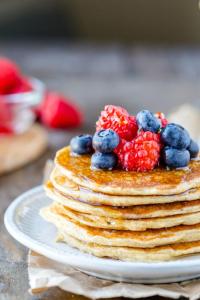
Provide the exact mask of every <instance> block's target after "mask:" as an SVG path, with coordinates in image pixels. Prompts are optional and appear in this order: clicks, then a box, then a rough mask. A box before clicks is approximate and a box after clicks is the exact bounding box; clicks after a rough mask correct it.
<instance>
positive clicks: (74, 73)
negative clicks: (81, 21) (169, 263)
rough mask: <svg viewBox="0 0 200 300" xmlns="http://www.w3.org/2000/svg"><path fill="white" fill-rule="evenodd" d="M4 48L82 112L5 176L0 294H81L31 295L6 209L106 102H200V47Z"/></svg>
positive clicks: (162, 106) (0, 183) (0, 195)
mask: <svg viewBox="0 0 200 300" xmlns="http://www.w3.org/2000/svg"><path fill="white" fill-rule="evenodd" d="M0 49H1V54H3V55H6V56H10V57H11V58H13V59H15V60H16V61H17V62H18V63H19V64H21V66H22V68H23V70H24V72H25V73H27V74H30V75H33V76H35V77H38V78H40V79H41V80H43V81H44V82H45V83H46V85H47V87H48V88H49V89H55V90H59V91H61V92H63V93H65V94H66V95H69V97H71V98H74V99H75V100H76V101H77V103H78V104H79V105H80V106H81V107H82V110H83V111H84V113H85V125H84V127H83V128H82V129H80V130H71V131H66V132H49V135H50V139H49V141H50V145H49V150H48V151H47V152H46V154H45V155H43V157H41V159H39V160H37V161H36V162H34V163H32V164H30V165H28V166H27V167H25V168H23V169H20V170H18V171H16V172H13V173H12V174H8V175H5V176H2V177H0V201H1V202H0V300H5V299H6V300H12V299H17V300H22V299H23V300H26V299H32V300H33V299H35V300H36V299H43V300H44V299H51V300H53V299H60V300H61V299H70V298H72V297H73V299H74V297H75V298H81V297H79V296H74V295H71V294H69V293H66V292H63V291H61V290H59V289H51V290H50V291H48V292H45V293H43V294H40V295H38V296H31V295H29V293H28V278H27V249H26V248H25V247H23V246H21V245H20V244H19V243H18V242H15V241H14V240H13V239H12V238H11V237H10V236H9V235H8V233H7V232H6V230H5V228H4V225H3V215H4V211H5V210H6V208H7V207H8V205H9V204H10V203H11V202H12V200H13V199H14V198H15V197H16V196H18V195H19V194H21V193H22V192H24V191H26V190H27V189H29V188H32V187H34V186H36V185H38V184H40V183H41V181H42V176H43V168H44V165H45V161H46V160H47V159H48V158H53V156H54V154H55V151H56V149H58V148H59V147H61V146H63V145H66V144H68V142H69V140H70V138H71V136H73V135H74V134H76V133H77V132H80V131H81V132H92V131H93V129H94V122H95V120H96V119H97V116H98V114H99V111H100V110H101V108H102V107H103V106H104V104H107V103H115V104H119V105H123V106H125V107H127V108H128V109H129V110H130V111H132V112H134V111H138V110H139V109H140V108H142V107H147V108H150V109H152V110H154V111H161V110H162V111H166V112H169V111H170V110H173V109H174V108H175V107H176V106H178V105H179V104H181V103H184V102H191V103H194V104H196V105H200V100H199V98H200V49H198V48H193V49H192V48H190V49H189V48H173V49H172V48H164V47H163V48H162V47H160V48H156V47H139V46H137V47H136V46H135V47H130V46H129V47H128V46H127V47H125V46H120V45H112V46H97V45H82V44H81V45H80V44H66V43H64V42H54V43H49V44H48V43H42V42H38V43H27V42H22V43H18V44H17V43H5V44H1V47H0ZM0 147H1V145H0ZM157 299H158V297H157Z"/></svg>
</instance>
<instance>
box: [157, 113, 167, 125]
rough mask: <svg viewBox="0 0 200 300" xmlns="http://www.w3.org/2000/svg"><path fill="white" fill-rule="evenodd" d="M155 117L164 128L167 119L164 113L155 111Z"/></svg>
mask: <svg viewBox="0 0 200 300" xmlns="http://www.w3.org/2000/svg"><path fill="white" fill-rule="evenodd" d="M155 117H156V118H158V119H159V120H160V121H161V127H162V128H165V127H166V126H167V124H168V120H167V119H166V118H165V115H164V114H163V113H162V112H157V113H155Z"/></svg>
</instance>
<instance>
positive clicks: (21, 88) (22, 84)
mask: <svg viewBox="0 0 200 300" xmlns="http://www.w3.org/2000/svg"><path fill="white" fill-rule="evenodd" d="M32 90H33V87H32V86H31V84H30V82H29V80H28V79H27V78H25V77H22V78H20V79H19V80H18V82H17V83H16V85H15V86H14V87H13V88H12V89H11V90H10V94H18V93H26V92H31V91H32Z"/></svg>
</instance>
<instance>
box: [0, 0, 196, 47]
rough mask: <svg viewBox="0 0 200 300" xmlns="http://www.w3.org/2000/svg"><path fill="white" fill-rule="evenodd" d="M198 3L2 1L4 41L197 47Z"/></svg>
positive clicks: (177, 0)
mask: <svg viewBox="0 0 200 300" xmlns="http://www.w3.org/2000/svg"><path fill="white" fill-rule="evenodd" d="M199 14H200V12H199V9H198V1H197V0H191V1H188V0H174V1H165V0H161V1H159V0H151V1H145V0H124V1H120V0H101V1H100V0H93V1H92V0H84V1H82V0H71V1H70V0H69V1H65V0H56V1H55V0H40V1H34V0H1V3H0V34H1V37H2V38H5V39H18V38H26V39H27V38H28V39H38V38H41V39H58V38H63V39H64V40H69V39H73V40H77V39H81V40H85V41H100V42H121V43H131V44H132V43H138V42H140V43H141V42H142V43H151V44H153V43H154V44H155V43H165V44H171V43H173V44H179V43H184V44H185V43H199V42H200V34H199V27H200V15H199Z"/></svg>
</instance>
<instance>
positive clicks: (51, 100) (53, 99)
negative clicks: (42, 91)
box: [40, 92, 82, 128]
mask: <svg viewBox="0 0 200 300" xmlns="http://www.w3.org/2000/svg"><path fill="white" fill-rule="evenodd" d="M40 114H41V120H42V122H43V123H44V124H45V125H47V126H49V127H52V128H67V127H76V126H79V125H80V124H81V122H82V115H81V113H80V111H79V109H78V108H77V107H76V106H75V105H74V104H72V103H71V102H69V101H68V99H67V98H65V97H64V96H63V95H60V94H58V93H56V92H48V93H47V94H46V96H45V99H44V101H43V103H42V104H41V105H40Z"/></svg>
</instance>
